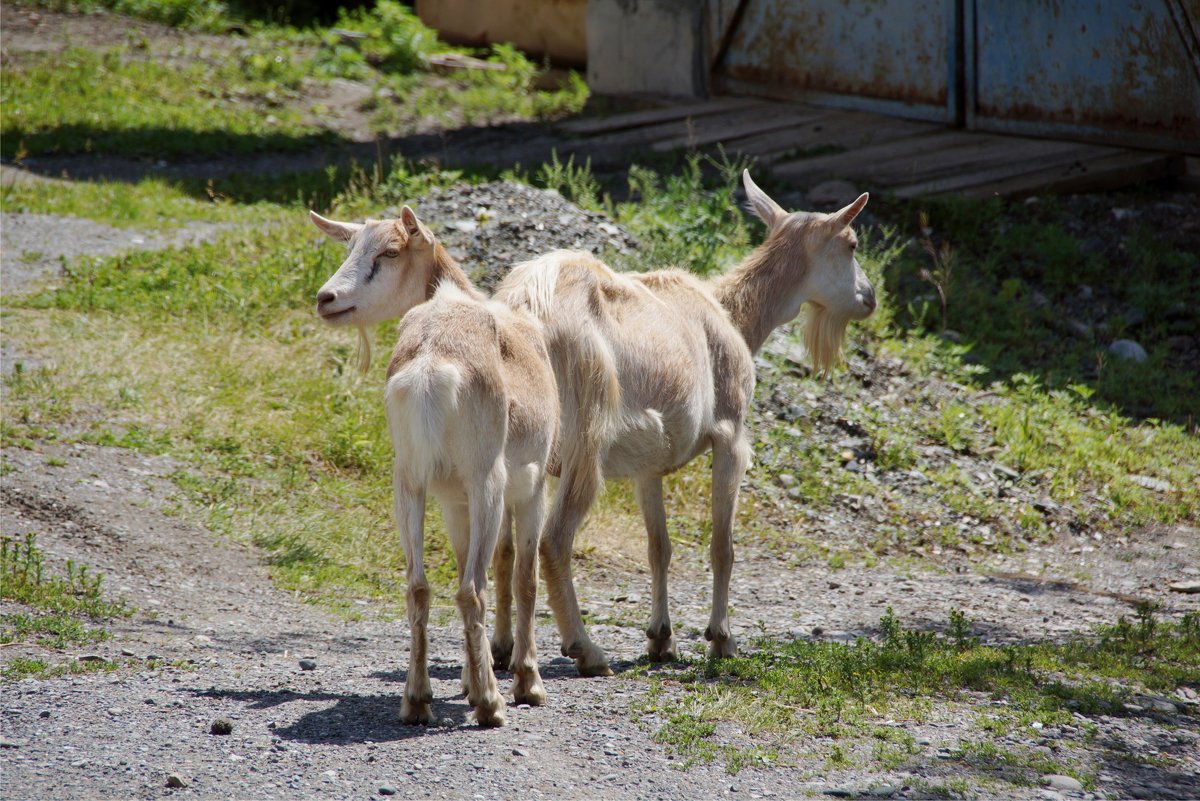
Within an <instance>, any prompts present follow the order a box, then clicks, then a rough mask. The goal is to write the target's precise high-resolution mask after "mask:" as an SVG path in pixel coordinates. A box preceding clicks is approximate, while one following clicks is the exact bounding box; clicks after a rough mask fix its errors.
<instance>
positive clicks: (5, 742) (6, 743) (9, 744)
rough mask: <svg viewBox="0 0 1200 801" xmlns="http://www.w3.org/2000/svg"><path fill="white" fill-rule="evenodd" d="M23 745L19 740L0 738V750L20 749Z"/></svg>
mask: <svg viewBox="0 0 1200 801" xmlns="http://www.w3.org/2000/svg"><path fill="white" fill-rule="evenodd" d="M22 745H24V743H22V742H21V741H20V740H10V739H9V738H7V737H0V748H20V747H21V746H22Z"/></svg>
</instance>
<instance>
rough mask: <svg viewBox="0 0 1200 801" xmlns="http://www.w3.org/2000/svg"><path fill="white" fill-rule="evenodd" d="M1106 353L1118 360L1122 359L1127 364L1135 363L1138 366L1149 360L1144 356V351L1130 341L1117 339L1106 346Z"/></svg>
mask: <svg viewBox="0 0 1200 801" xmlns="http://www.w3.org/2000/svg"><path fill="white" fill-rule="evenodd" d="M1108 352H1109V353H1111V354H1112V355H1113V356H1116V357H1117V358H1118V359H1124V360H1125V361H1127V362H1137V363H1138V364H1141V363H1142V362H1144V361H1146V359H1148V358H1149V356H1148V355H1147V354H1146V349H1145V348H1143V347H1142V346H1141V345H1139V344H1138V343H1136V342H1134V341H1133V340H1132V339H1118V340H1116V341H1114V342H1113V343H1112V344H1111V345H1109V346H1108Z"/></svg>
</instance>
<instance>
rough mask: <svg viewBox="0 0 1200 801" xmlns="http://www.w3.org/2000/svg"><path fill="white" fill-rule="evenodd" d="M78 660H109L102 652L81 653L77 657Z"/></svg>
mask: <svg viewBox="0 0 1200 801" xmlns="http://www.w3.org/2000/svg"><path fill="white" fill-rule="evenodd" d="M75 661H77V662H107V661H108V660H107V659H105V658H104V657H102V656H100V654H80V655H79V656H77V657H75Z"/></svg>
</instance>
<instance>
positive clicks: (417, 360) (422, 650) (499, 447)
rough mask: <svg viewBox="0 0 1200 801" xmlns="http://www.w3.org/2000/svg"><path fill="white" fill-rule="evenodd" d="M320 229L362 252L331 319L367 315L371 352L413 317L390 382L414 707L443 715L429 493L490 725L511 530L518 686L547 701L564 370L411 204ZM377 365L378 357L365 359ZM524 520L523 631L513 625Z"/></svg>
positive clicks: (322, 305) (483, 716) (474, 683)
mask: <svg viewBox="0 0 1200 801" xmlns="http://www.w3.org/2000/svg"><path fill="white" fill-rule="evenodd" d="M311 216H312V221H313V222H314V223H315V224H316V226H317V227H318V228H320V229H321V230H322V231H324V232H325V233H326V234H328V235H329V236H331V237H333V238H334V239H337V240H340V241H344V242H346V243H347V245H348V249H349V254H348V256H347V258H346V260H345V262H344V263H343V264H342V266H341V267H340V268H338V271H337V272H336V273H335V274H334V275H333V277H331V278H330V279H329V280H328V281H327V282H326V283H325V285H324V286H323V287H321V289H320V291H319V293H318V294H317V313H318V314H319V315H320V316H321V318H322V319H324V320H325V321H326V322H327V323H330V324H331V325H356V326H358V328H359V334H360V338H361V339H362V341H363V344H364V347H365V349H366V353H367V355H366V360H367V361H369V358H370V356H369V353H370V350H369V348H370V345H369V339H368V338H367V336H366V334H365V331H364V329H365V326H367V325H371V324H373V323H378V322H381V321H383V320H388V319H393V318H397V317H401V318H403V319H402V320H401V323H400V330H399V336H398V341H397V343H396V347H395V349H394V350H393V352H392V358H391V362H390V363H389V365H388V370H387V386H386V389H385V391H384V398H385V406H386V409H387V420H388V431H389V434H390V436H391V440H392V447H393V449H394V452H395V463H394V468H393V473H392V485H393V491H394V506H395V517H396V526H397V528H398V529H399V531H400V536H401V540H402V543H403V546H404V556H405V560H406V562H407V571H408V621H409V627H410V629H411V637H412V644H411V653H410V665H409V671H408V681H407V683H406V685H405V688H404V700H403V702H402V705H401V710H400V717H401V719H402V720H403V721H404V722H405V723H424V724H427V723H430V722H432V721H433V720H434V718H433V714H432V711H431V707H430V704H431V701H432V698H433V694H432V690H431V687H430V683H429V672H428V664H427V662H428V654H427V647H428V641H427V633H426V632H427V626H428V620H429V583H428V581H427V580H426V577H425V566H424V558H423V553H424V519H425V499H426V492H431V493H432V494H433V495H434V497H436V498H437V499H438V501H439V502H440V503H441V506H442V510H443V515H444V518H445V521H446V529H447V531H448V533H449V538H450V543H451V545H452V547H453V549H454V555H455V558H456V560H457V563H458V577H459V589H458V593H457V595H456V601H457V603H458V608H459V612H460V613H461V615H462V619H463V627H464V631H465V637H466V662H465V664H464V668H463V688H464V691H465V692H466V694H467V699H468V701H469V703H470V704H471V706H472V707H474V709H475V718H476V721H477V722H478V723H479V724H480V725H482V726H501V725H503V724H504V700H503V698H502V697H501V696H500V693H499V691H498V688H497V684H496V677H495V675H494V674H493V672H492V663H493V653H492V650H489V649H488V647H487V644H486V639H487V638H486V634H485V632H484V613H485V609H486V589H487V566H488V563H489V562H490V561H491V559H492V557H493V553H494V552H496V542H497V538H498V537H499V536H500V534H501V530H502V529H503V536H504V541H505V542H506V543H507V544H508V549H507V551H505V552H503V554H502V555H503V558H504V560H505V561H506V564H505V565H503V566H502V568H503V571H502V572H503V575H502V576H501V580H498V582H497V583H498V585H499V590H498V595H499V596H501V598H502V599H503V602H504V607H505V608H504V609H503V610H502V611H503V613H504V614H503V617H501V615H500V614H498V615H497V636H496V638H495V641H496V642H497V643H499V644H500V645H501V649H500V650H503V641H504V640H505V639H506V638H507V648H508V650H509V651H511V652H512V662H511V664H510V669H511V670H512V672H513V675H514V681H513V695H514V697H515V699H516V701H517V702H518V703H529V704H534V705H537V704H542V703H545V700H546V690H545V687H544V686H543V684H542V679H541V676H540V675H539V673H538V669H537V653H536V649H535V646H534V636H533V609H534V600H535V598H536V595H537V544H538V537H539V535H540V533H541V528H542V523H543V520H544V517H545V493H544V482H545V474H546V463H547V460H548V459H549V457H550V451H551V448H552V447H553V444H554V440H555V432H556V429H557V425H558V402H557V398H558V395H557V391H556V389H555V380H554V373H553V370H552V369H551V366H550V361H549V355H548V353H547V351H546V347H545V344H544V342H543V338H542V334H541V327H540V324H539V323H538V322H537V321H536V320H534V319H533V318H532V317H530V316H529V315H527V314H526V313H524V312H522V311H519V310H514V309H511V308H509V307H507V306H505V305H503V304H500V303H496V302H492V301H489V300H487V299H486V298H484V296H483V295H482V294H480V293H479V292H478V291H476V290H475V289H474V288H473V287H472V286H471V283H470V281H469V279H468V278H467V275H466V273H465V272H463V270H462V268H461V267H460V266H459V265H458V264H457V263H456V262H455V261H454V260H453V259H452V258H451V257H450V255H449V254H448V253H447V252H446V250H445V248H443V247H442V245H441V244H440V243H439V242H438V241H437V239H436V238H435V237H434V235H433V234H432V232H430V230H429V229H428V228H427V227H426V226H425V225H424V223H422V222H421V221H420V220H418V219H417V216H416V214H414V213H413V211H412V209H410V208H409V207H408V206H405V207H404V208H403V209H402V210H401V212H400V218H399V219H398V220H386V221H368V222H367V223H366V224H356V223H344V222H335V221H333V220H327V219H325V218H324V217H321V216H320V215H319V214H317V213H316V212H312V213H311ZM364 367H365V362H364ZM512 529H515V534H516V537H515V539H516V546H515V558H516V581H515V585H516V596H517V598H516V601H517V632H516V641H515V647H514V644H513V637H512V632H511V628H510V626H511V615H510V613H509V610H508V605H509V604H510V603H511V592H512V586H513V580H512V576H513V572H512V560H513V550H514V549H513V548H512V544H511V543H512V538H513V532H512Z"/></svg>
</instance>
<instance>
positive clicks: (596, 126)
mask: <svg viewBox="0 0 1200 801" xmlns="http://www.w3.org/2000/svg"><path fill="white" fill-rule="evenodd" d="M763 102H764V101H762V100H758V99H756V98H753V97H721V98H717V99H716V100H707V101H705V102H703V103H688V104H684V105H673V106H666V107H665V108H652V109H646V110H645V111H630V112H627V113H624V114H613V115H612V116H610V117H600V118H598V119H597V118H589V119H583V120H569V121H567V122H564V123H560V124H559V125H558V129H559V130H560V131H565V132H566V133H570V134H577V135H580V136H591V135H592V134H600V133H610V132H612V131H621V130H626V129H629V128H640V127H642V126H645V125H657V124H658V123H663V122H675V121H676V120H683V119H687V118H688V117H706V116H708V115H710V114H723V113H725V112H727V111H736V110H737V109H742V108H749V107H751V106H757V105H762V104H763Z"/></svg>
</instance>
